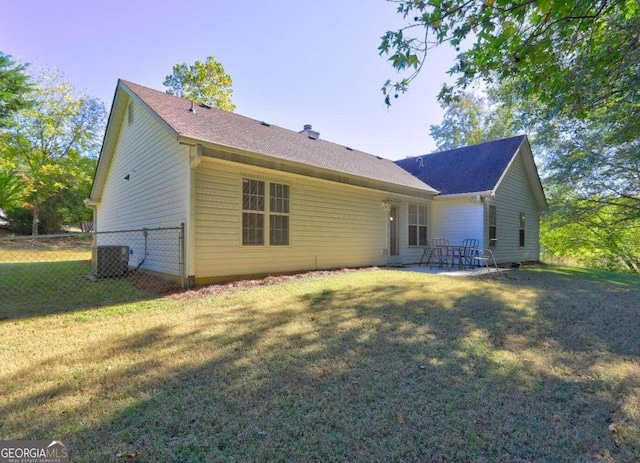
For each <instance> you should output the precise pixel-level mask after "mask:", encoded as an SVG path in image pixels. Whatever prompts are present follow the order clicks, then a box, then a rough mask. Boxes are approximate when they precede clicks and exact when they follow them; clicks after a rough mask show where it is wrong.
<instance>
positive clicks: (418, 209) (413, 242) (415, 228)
mask: <svg viewBox="0 0 640 463" xmlns="http://www.w3.org/2000/svg"><path fill="white" fill-rule="evenodd" d="M408 222H409V246H426V245H427V206H419V205H417V204H409V220H408Z"/></svg>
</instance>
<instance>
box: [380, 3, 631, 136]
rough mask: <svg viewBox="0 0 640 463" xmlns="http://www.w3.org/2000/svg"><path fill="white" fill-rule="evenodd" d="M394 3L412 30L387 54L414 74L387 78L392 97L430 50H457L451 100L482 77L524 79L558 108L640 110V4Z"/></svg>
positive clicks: (443, 95) (385, 42)
mask: <svg viewBox="0 0 640 463" xmlns="http://www.w3.org/2000/svg"><path fill="white" fill-rule="evenodd" d="M389 1H391V2H392V3H397V4H398V8H397V11H398V13H399V14H401V15H402V16H403V17H404V18H405V19H407V20H408V24H407V25H406V26H405V27H404V28H402V29H399V30H396V31H388V32H387V33H385V34H384V36H383V37H382V41H381V44H380V46H379V51H380V54H384V55H390V57H389V60H390V61H391V63H392V65H393V67H394V68H395V69H397V70H398V71H410V74H409V75H408V76H407V77H405V78H403V79H402V80H400V81H398V82H395V83H391V81H387V83H386V84H385V86H384V88H383V91H384V92H385V94H387V93H388V92H390V91H391V90H392V89H393V90H395V91H396V92H404V91H406V90H407V88H408V85H409V83H410V81H411V80H412V79H413V78H415V77H416V76H417V75H418V73H419V72H420V70H421V68H422V66H423V64H424V63H425V60H426V59H427V56H428V52H429V50H430V49H431V48H433V47H436V46H439V45H443V44H449V45H451V46H452V47H454V48H455V49H456V51H457V52H458V55H457V58H456V61H455V63H454V65H453V66H452V67H451V69H450V71H449V72H450V73H451V74H452V75H453V76H455V77H456V81H455V85H454V86H449V85H444V86H443V88H442V91H441V92H440V95H439V99H441V100H443V101H445V102H449V101H450V100H451V98H453V97H455V96H456V95H458V94H459V93H460V92H461V91H462V90H463V89H464V88H466V87H467V86H468V85H469V84H470V83H472V82H473V81H474V80H476V79H481V80H483V81H485V82H488V83H491V82H496V81H498V82H499V81H502V80H504V79H508V78H510V77H512V76H518V78H519V81H520V83H521V85H520V88H519V91H520V93H521V95H522V96H523V97H536V98H537V99H539V100H540V102H541V103H542V104H543V105H544V106H545V107H546V108H548V109H549V110H550V111H551V112H555V113H559V112H562V113H565V114H571V115H573V116H577V117H578V118H582V117H583V116H584V115H585V114H586V113H587V112H591V111H593V110H604V111H611V110H613V109H615V110H618V111H622V110H624V111H627V112H629V113H633V114H635V115H636V116H637V114H638V105H639V104H640V103H639V102H640V94H639V90H638V89H639V82H638V81H639V79H638V73H639V71H640V40H639V37H640V3H639V2H638V1H637V0H581V1H569V2H568V1H566V0H537V1H533V0H426V1H424V0H389ZM629 115H631V114H629ZM629 129H631V127H629Z"/></svg>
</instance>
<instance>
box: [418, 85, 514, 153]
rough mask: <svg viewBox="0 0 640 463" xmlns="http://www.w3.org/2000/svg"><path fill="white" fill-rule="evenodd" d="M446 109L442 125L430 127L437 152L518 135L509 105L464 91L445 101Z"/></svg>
mask: <svg viewBox="0 0 640 463" xmlns="http://www.w3.org/2000/svg"><path fill="white" fill-rule="evenodd" d="M441 106H442V108H443V109H444V110H445V114H444V118H443V119H442V122H441V123H440V124H435V125H432V126H431V127H430V130H429V133H430V134H431V138H433V139H434V141H435V142H436V149H437V151H443V150H450V149H454V148H460V147H462V146H468V145H476V144H478V143H484V142H487V141H492V140H499V139H501V138H507V137H510V136H513V135H515V134H516V132H515V131H514V128H513V124H512V114H511V111H510V110H509V108H508V107H507V106H505V105H498V104H493V103H491V102H489V101H488V100H487V99H486V98H482V97H479V96H476V95H474V94H472V93H463V94H462V95H461V96H460V98H457V99H455V100H452V101H451V102H449V103H444V102H441Z"/></svg>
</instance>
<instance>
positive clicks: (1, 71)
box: [0, 51, 31, 128]
mask: <svg viewBox="0 0 640 463" xmlns="http://www.w3.org/2000/svg"><path fill="white" fill-rule="evenodd" d="M25 69H26V67H25V66H24V65H19V64H16V63H15V62H14V61H13V60H12V59H11V56H9V55H5V54H4V53H2V52H1V51H0V128H2V127H3V126H4V125H6V124H7V123H8V121H9V120H10V117H11V115H12V114H13V113H14V112H16V111H18V110H20V109H23V108H26V107H28V106H29V104H30V102H29V98H28V94H29V91H30V90H31V86H30V84H29V78H28V76H27V75H26V74H25V73H24V71H25Z"/></svg>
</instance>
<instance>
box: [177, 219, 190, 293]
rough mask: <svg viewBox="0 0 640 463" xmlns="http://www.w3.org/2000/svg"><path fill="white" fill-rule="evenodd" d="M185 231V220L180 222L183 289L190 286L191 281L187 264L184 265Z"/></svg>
mask: <svg viewBox="0 0 640 463" xmlns="http://www.w3.org/2000/svg"><path fill="white" fill-rule="evenodd" d="M184 231H185V226H184V222H182V223H181V224H180V240H179V241H180V263H179V265H180V277H181V278H180V280H181V286H182V289H186V288H188V287H189V281H188V277H187V275H186V268H187V267H186V265H184V256H185V249H184V246H185V239H184V236H185V235H184Z"/></svg>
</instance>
